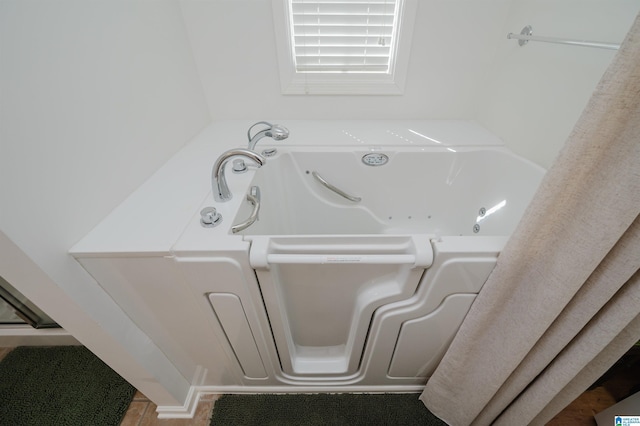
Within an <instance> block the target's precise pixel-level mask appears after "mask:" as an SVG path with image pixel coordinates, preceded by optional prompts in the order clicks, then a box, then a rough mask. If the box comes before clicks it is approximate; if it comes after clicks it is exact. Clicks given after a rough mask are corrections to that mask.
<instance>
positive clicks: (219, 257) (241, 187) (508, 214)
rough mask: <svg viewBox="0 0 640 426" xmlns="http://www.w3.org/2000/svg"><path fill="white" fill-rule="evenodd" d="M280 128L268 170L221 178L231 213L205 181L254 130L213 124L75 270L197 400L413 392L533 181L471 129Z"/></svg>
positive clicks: (120, 211) (99, 232) (520, 162)
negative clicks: (213, 214)
mask: <svg viewBox="0 0 640 426" xmlns="http://www.w3.org/2000/svg"><path fill="white" fill-rule="evenodd" d="M281 123H282V124H284V125H286V126H287V127H289V129H290V131H291V136H290V137H289V139H287V140H286V141H284V142H278V143H275V142H273V141H270V140H268V139H266V138H265V139H263V140H261V141H260V143H258V146H257V147H256V150H257V151H258V152H260V151H261V150H262V149H263V148H268V147H277V148H278V153H277V154H276V155H275V156H273V157H269V158H267V161H266V163H265V165H264V166H263V167H261V168H259V169H255V167H252V166H250V171H249V172H248V173H244V174H234V173H232V171H231V164H229V165H228V166H227V171H226V175H227V181H228V183H229V187H230V190H231V192H232V194H233V198H232V199H231V200H230V201H228V202H215V201H214V200H213V197H212V193H211V187H210V183H209V177H210V175H211V167H212V165H213V163H214V162H215V160H216V158H218V156H219V155H220V154H221V153H222V152H223V151H225V150H227V149H231V148H235V147H238V146H242V145H243V144H244V143H245V142H244V139H245V134H246V129H247V128H248V126H250V125H251V124H252V123H251V122H223V123H217V124H214V125H212V126H211V127H210V128H208V129H207V130H206V131H205V132H203V134H202V135H201V136H199V137H198V138H197V140H196V141H194V142H193V143H192V144H189V145H187V146H186V147H185V148H184V150H183V151H181V152H180V153H178V154H177V155H176V156H175V157H174V158H173V159H172V160H171V161H170V162H169V163H168V164H167V166H165V167H164V168H163V169H161V170H160V171H159V172H158V173H157V174H156V175H155V176H154V177H152V178H151V179H150V180H149V181H148V182H147V183H145V185H144V186H143V187H141V188H140V189H139V190H138V191H136V193H135V194H133V195H132V196H131V197H129V198H128V199H127V200H126V202H124V203H123V204H122V205H121V206H119V207H118V208H117V209H116V210H115V211H114V212H113V213H112V214H110V215H109V217H107V218H106V219H105V220H104V221H103V222H102V223H101V224H100V225H99V226H98V227H96V229H94V230H93V231H92V232H91V233H90V234H89V235H87V236H86V237H85V238H84V239H83V240H82V241H80V242H79V243H78V244H77V245H76V246H75V247H74V248H73V249H72V251H71V252H72V254H73V255H74V257H75V258H76V259H77V260H78V261H79V262H80V263H81V264H82V266H83V267H84V268H85V269H86V270H87V271H88V272H89V273H90V274H91V275H92V276H93V277H94V278H95V279H96V280H97V281H98V282H99V283H100V284H101V285H102V287H103V288H104V289H105V290H106V291H107V292H108V293H109V294H110V295H111V296H112V297H113V299H114V300H115V301H116V302H117V303H118V305H119V306H120V307H121V308H122V309H123V310H124V311H125V312H126V313H127V315H128V316H129V317H130V318H131V319H132V320H133V321H134V322H135V323H136V324H137V325H138V326H139V327H140V328H141V329H142V330H143V331H144V332H145V333H146V334H147V335H148V336H149V338H150V340H151V341H152V342H153V344H154V345H157V346H158V347H160V348H161V349H162V350H163V352H164V353H165V354H166V355H167V357H168V358H169V359H170V360H171V362H172V363H174V365H175V366H176V367H177V368H178V369H179V371H181V373H182V374H183V375H184V377H186V378H190V380H191V383H192V387H193V388H194V391H202V392H323V391H326V392H347V391H353V392H393V391H417V390H419V389H421V388H422V387H423V385H424V383H425V381H426V380H427V379H428V377H429V376H430V374H431V372H432V371H433V370H434V369H435V367H436V366H437V364H438V362H439V361H440V359H441V357H442V356H443V354H444V352H445V351H446V349H447V347H448V346H449V344H450V342H451V340H452V339H453V336H454V335H455V333H456V332H457V330H458V327H459V326H460V324H461V322H462V320H463V319H464V317H465V315H466V313H467V311H468V309H469V307H470V306H471V304H472V302H473V300H474V299H475V297H476V295H477V294H478V292H479V291H480V290H481V288H482V285H483V284H484V282H485V280H486V278H487V277H488V275H489V274H490V272H491V270H492V268H493V267H494V265H495V263H496V260H497V258H498V255H499V253H500V251H501V250H502V248H503V247H504V244H505V242H506V241H507V239H508V237H509V235H510V234H511V233H512V231H513V230H514V228H515V226H516V225H517V223H518V221H519V220H520V217H521V216H522V213H523V212H524V209H526V208H527V204H528V202H529V200H530V198H531V197H532V195H533V193H534V191H535V189H536V188H537V186H538V184H539V182H540V180H541V178H542V176H543V174H544V170H543V169H541V168H540V167H538V166H536V165H534V164H532V163H531V162H529V161H527V160H524V159H522V158H520V157H518V156H516V155H514V154H513V153H511V152H509V151H508V150H507V149H505V148H504V147H503V146H502V143H501V141H499V140H498V139H497V138H496V137H495V136H494V135H492V134H490V133H489V132H487V131H486V130H485V129H482V128H481V127H479V126H477V125H476V124H474V123H468V122H428V121H417V122H385V121H380V122H370V121H367V122H316V121H310V122H294V121H286V120H284V121H282V122H281ZM285 142H286V143H285ZM224 144H227V145H224ZM370 154H375V155H374V158H373V161H372V162H378V160H380V158H381V156H380V154H384V155H385V156H386V157H387V159H388V161H387V162H386V164H384V165H377V166H374V165H368V164H365V163H364V162H363V157H364V156H365V155H370ZM313 172H316V173H317V174H319V175H320V176H322V177H323V178H324V179H325V180H326V181H327V182H329V183H330V184H332V185H334V186H335V187H337V188H339V189H340V190H342V191H344V192H345V193H347V194H350V195H351V196H353V197H357V198H359V199H360V200H359V201H358V202H354V201H349V200H347V199H345V198H344V197H342V196H340V195H338V194H337V193H336V192H334V191H332V190H330V189H328V188H327V187H326V186H324V185H322V184H321V183H320V182H319V181H318V180H317V179H316V178H314V176H313ZM252 186H258V187H259V188H260V195H261V205H260V212H259V220H258V221H257V222H255V223H254V224H253V225H251V226H249V227H248V228H246V229H244V230H242V231H240V232H238V233H233V232H232V231H231V229H232V225H236V224H238V223H240V222H243V221H245V219H247V218H248V217H249V216H250V214H251V212H252V208H253V206H252V204H251V203H250V202H248V201H247V200H246V194H247V192H249V191H250V188H251V187H252ZM211 206H213V207H216V208H217V210H218V212H219V213H221V214H222V217H223V219H222V222H221V224H220V225H219V226H217V227H213V228H205V227H203V226H201V224H200V213H199V212H200V211H201V209H202V208H204V207H211ZM192 394H195V395H197V392H196V393H192Z"/></svg>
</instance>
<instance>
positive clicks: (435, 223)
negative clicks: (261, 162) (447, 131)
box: [229, 147, 543, 236]
mask: <svg viewBox="0 0 640 426" xmlns="http://www.w3.org/2000/svg"><path fill="white" fill-rule="evenodd" d="M454 151H455V152H454ZM372 152H373V153H375V154H384V155H386V157H387V158H388V162H387V163H386V164H384V165H380V166H369V165H366V164H365V163H364V162H363V161H362V158H363V157H364V156H366V155H369V154H371V153H372ZM314 171H315V172H317V173H318V174H320V175H321V177H323V178H324V179H325V180H326V181H327V182H329V183H331V184H333V185H334V186H336V187H338V188H339V189H342V190H343V191H344V192H346V193H348V194H351V195H353V196H357V197H360V198H361V201H359V202H353V201H349V200H348V199H345V198H344V197H342V196H340V195H338V194H336V193H335V192H333V191H331V190H330V189H328V188H326V187H325V186H323V185H322V184H320V183H319V181H318V180H317V179H316V178H314V177H313V176H312V172H314ZM542 173H543V171H542V170H541V169H540V168H539V167H538V166H536V165H534V164H532V163H530V162H528V161H526V160H523V159H522V158H519V157H517V156H515V155H513V154H512V153H510V152H509V151H508V150H506V149H505V148H501V147H485V148H483V147H457V148H423V149H416V148H413V147H394V148H387V149H385V148H378V149H370V150H338V149H335V148H334V149H331V148H329V149H327V148H324V149H319V148H318V147H315V148H306V149H305V148H300V147H287V148H282V149H281V150H280V152H279V153H278V154H277V156H275V157H273V158H269V159H268V160H267V163H266V165H265V166H264V167H262V168H260V169H259V170H257V171H256V174H255V177H254V178H253V180H252V183H251V185H257V186H258V187H259V188H260V191H261V199H262V202H261V203H262V205H261V209H260V220H259V221H258V222H256V223H255V224H254V225H252V226H251V227H249V228H248V229H246V230H244V231H241V234H243V235H304V234H308V235H318V234H319V235H339V234H430V235H432V236H444V235H447V236H453V235H457V236H462V235H469V236H483V235H488V236H490V235H493V236H508V235H510V234H511V232H512V231H513V229H514V228H515V226H516V224H517V223H518V221H519V219H520V217H521V216H522V213H523V212H524V209H525V208H526V206H527V204H528V202H529V200H530V198H531V195H532V194H533V191H535V189H536V188H537V186H538V183H539V180H540V178H541V176H542ZM232 178H233V177H230V178H229V179H232ZM242 195H243V194H236V196H240V197H241V196H242ZM250 212H251V206H250V204H249V203H245V204H244V205H243V206H242V208H241V210H240V212H239V213H238V215H236V218H235V220H234V222H236V223H237V222H241V221H242V220H243V219H245V218H246V217H248V216H249V214H250Z"/></svg>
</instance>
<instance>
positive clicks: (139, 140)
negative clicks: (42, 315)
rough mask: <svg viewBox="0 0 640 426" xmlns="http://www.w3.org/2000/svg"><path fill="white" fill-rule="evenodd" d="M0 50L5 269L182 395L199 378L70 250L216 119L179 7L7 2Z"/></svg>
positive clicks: (119, 358) (56, 311)
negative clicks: (115, 299)
mask: <svg viewBox="0 0 640 426" xmlns="http://www.w3.org/2000/svg"><path fill="white" fill-rule="evenodd" d="M0 54H1V62H0V93H1V94H2V96H1V97H0V141H1V152H0V185H1V186H0V200H2V201H1V203H2V208H1V212H0V230H1V231H2V232H0V236H1V237H2V238H1V239H0V248H1V249H2V258H3V263H2V264H1V265H2V270H1V271H0V274H2V275H3V276H4V277H5V278H6V279H7V280H8V281H10V282H11V283H12V284H13V285H14V286H15V287H16V288H18V290H20V291H22V292H23V293H24V294H25V295H26V296H27V297H29V298H30V299H32V300H33V301H34V302H35V303H36V304H37V305H39V306H40V307H41V308H42V309H43V310H44V311H46V312H47V313H49V314H50V315H51V316H52V317H53V318H54V319H55V320H56V321H58V322H59V323H60V324H61V325H62V326H64V327H65V328H66V329H67V330H68V331H70V332H71V333H72V334H73V335H74V336H75V337H76V338H77V339H78V340H80V341H81V342H82V343H84V344H86V345H87V346H88V347H89V348H90V349H92V350H94V351H95V352H96V353H97V354H98V355H99V356H100V357H101V358H103V359H104V360H105V361H107V362H108V363H109V364H110V365H112V366H114V367H116V369H117V371H119V372H120V373H121V374H124V375H125V377H126V378H127V379H128V380H130V381H131V382H132V383H133V384H134V385H137V386H139V388H140V389H141V390H143V391H144V392H145V393H148V396H149V397H151V398H152V399H154V400H155V401H156V402H157V403H159V404H166V405H173V404H174V403H176V402H177V403H180V404H182V402H183V400H184V396H185V393H186V391H187V390H188V385H189V380H190V379H191V377H187V378H186V379H185V377H184V374H183V373H181V372H180V371H178V370H177V369H176V368H175V366H174V365H172V361H170V360H169V359H168V358H167V357H166V356H165V354H163V352H162V350H161V348H158V347H157V346H156V343H155V342H152V341H150V340H149V339H148V337H147V336H146V335H145V334H144V333H143V332H142V331H141V330H139V329H138V328H137V327H136V325H135V324H133V323H132V322H131V320H130V319H129V318H128V317H127V316H126V314H125V313H124V312H123V311H122V310H121V309H120V308H119V307H118V306H117V305H116V304H115V303H114V302H113V301H112V300H111V299H110V298H109V297H108V296H107V294H106V293H105V292H104V291H103V290H102V289H101V288H100V287H99V285H98V284H97V283H96V282H95V281H94V280H93V279H92V278H91V277H90V276H89V275H88V274H87V273H86V272H85V271H84V269H82V267H80V265H79V264H78V263H77V262H76V261H75V260H74V259H73V258H71V257H70V256H69V255H68V254H67V251H68V249H69V248H70V247H71V246H72V245H73V244H74V243H75V242H76V241H78V240H79V239H80V238H81V237H83V236H84V235H85V234H86V233H87V232H88V231H89V230H90V229H91V228H92V227H94V226H95V225H96V224H97V223H98V222H99V221H100V220H101V219H103V218H104V217H105V216H106V215H107V214H108V213H109V212H110V211H111V210H112V209H113V208H114V207H115V206H117V205H118V204H119V203H120V202H122V201H123V200H124V199H125V198H126V197H127V195H129V194H130V193H131V192H132V191H133V190H134V189H136V188H137V187H138V186H139V185H140V184H141V183H142V182H143V181H144V180H145V179H146V178H148V177H149V176H150V175H151V174H152V173H153V172H154V171H155V170H156V169H157V168H158V167H159V166H160V165H162V164H163V163H164V162H165V161H166V160H167V159H168V158H169V157H171V156H172V155H173V154H174V153H175V152H176V151H177V150H178V149H179V148H180V147H181V146H182V145H183V144H185V143H186V142H187V141H189V140H190V139H191V138H192V137H193V136H194V135H196V134H197V133H198V132H199V131H200V130H201V129H202V128H203V127H204V126H206V125H207V124H208V123H209V121H210V114H209V111H208V107H207V105H206V100H205V98H204V96H203V92H202V87H201V84H200V81H199V77H198V75H197V71H196V68H195V63H194V61H193V58H192V56H191V49H190V47H189V43H188V39H187V35H186V31H185V28H184V23H183V21H182V16H181V11H180V9H179V5H178V4H177V3H176V2H175V1H169V0H167V1H163V0H155V1H113V0H94V1H91V2H86V1H83V0H56V1H47V0H42V1H22V0H3V1H2V2H0ZM153 213H154V212H149V214H153ZM8 259H19V260H20V262H18V261H15V262H9V261H8ZM71 313H73V315H70V314H71ZM123 354H124V355H127V356H124V355H123Z"/></svg>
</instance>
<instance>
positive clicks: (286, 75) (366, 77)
mask: <svg viewBox="0 0 640 426" xmlns="http://www.w3.org/2000/svg"><path fill="white" fill-rule="evenodd" d="M401 5H402V9H401V10H400V23H399V27H398V29H399V32H398V37H397V39H396V46H395V49H394V51H395V54H394V55H395V58H394V59H393V60H392V70H391V72H390V73H389V74H375V73H371V74H367V73H353V74H340V73H337V74H326V73H296V72H295V64H294V60H293V54H292V52H293V49H292V47H291V40H292V37H291V32H290V28H289V10H288V3H287V0H271V6H272V11H273V21H274V31H275V38H276V48H277V52H278V68H279V70H280V88H281V91H282V94H283V95H402V94H403V93H404V87H405V82H406V75H407V70H408V68H409V56H410V54H411V44H412V43H411V42H412V38H413V26H414V21H415V16H416V13H417V7H418V2H417V0H404V1H403V2H402V3H401Z"/></svg>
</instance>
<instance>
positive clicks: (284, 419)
mask: <svg viewBox="0 0 640 426" xmlns="http://www.w3.org/2000/svg"><path fill="white" fill-rule="evenodd" d="M418 396H419V395H418V394H415V393H413V394H286V395H273V394H260V395H223V396H222V397H220V399H218V400H217V401H216V402H215V405H214V407H213V417H212V418H211V425H212V426H222V425H224V426H254V425H255V426H257V425H260V426H267V425H272V426H284V425H291V426H293V425H296V426H329V425H330V426H337V425H345V426H346V425H349V426H353V425H362V426H371V425H376V426H382V425H394V426H398V425H402V426H411V425H416V426H418V425H420V426H446V423H444V422H443V421H442V420H440V419H438V418H437V417H436V416H434V415H433V414H431V413H430V412H429V410H427V408H426V407H425V406H424V404H423V403H422V402H421V401H420V400H418Z"/></svg>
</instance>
